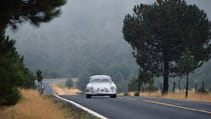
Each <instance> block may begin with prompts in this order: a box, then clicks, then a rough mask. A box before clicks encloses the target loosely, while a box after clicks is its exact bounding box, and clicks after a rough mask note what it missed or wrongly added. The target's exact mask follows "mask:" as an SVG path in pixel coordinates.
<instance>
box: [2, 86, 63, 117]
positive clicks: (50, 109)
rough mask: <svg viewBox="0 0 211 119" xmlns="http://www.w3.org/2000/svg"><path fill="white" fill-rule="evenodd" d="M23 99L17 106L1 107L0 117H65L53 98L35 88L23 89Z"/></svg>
mask: <svg viewBox="0 0 211 119" xmlns="http://www.w3.org/2000/svg"><path fill="white" fill-rule="evenodd" d="M21 94H22V95H23V98H22V100H21V101H20V102H19V103H17V104H16V105H15V106H11V107H1V108H0V119H65V114H64V112H63V111H61V110H60V109H59V107H58V106H55V104H54V102H53V100H49V98H48V97H45V96H41V95H39V94H38V92H37V91H35V90H21Z"/></svg>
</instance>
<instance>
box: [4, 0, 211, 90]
mask: <svg viewBox="0 0 211 119" xmlns="http://www.w3.org/2000/svg"><path fill="white" fill-rule="evenodd" d="M153 1H154V0H68V1H67V4H66V5H65V6H63V7H62V14H61V15H60V17H58V18H56V19H54V20H53V21H52V22H50V23H43V24H41V25H40V27H35V26H31V25H30V23H25V24H21V27H20V28H19V29H18V30H17V31H15V32H13V31H11V30H9V29H8V30H7V34H8V35H10V36H11V38H13V39H15V40H16V48H17V50H18V51H19V52H20V54H22V55H24V58H25V64H26V65H27V66H28V67H29V68H30V69H32V71H36V70H37V69H41V70H42V71H43V73H44V76H45V77H68V78H71V77H79V78H81V79H82V78H85V77H86V76H88V75H92V74H109V75H111V76H112V77H113V78H114V80H115V82H117V83H118V84H119V85H120V84H121V85H124V86H126V85H127V83H125V82H127V81H125V80H127V79H131V78H132V77H134V76H135V75H136V74H137V71H138V66H137V64H136V62H135V59H134V58H133V56H132V54H131V51H132V49H131V48H130V46H129V45H128V44H127V42H126V41H125V40H124V39H123V35H122V33H121V29H122V26H123V19H124V16H125V15H126V14H128V13H132V9H133V7H134V5H136V4H139V3H141V2H142V3H149V4H151V3H152V2H153ZM187 1H188V3H194V4H197V5H198V6H199V8H201V9H204V10H205V11H206V12H207V14H208V17H209V19H210V20H211V8H210V6H211V1H210V0H187ZM210 67H211V62H210V61H209V62H208V63H206V64H204V65H203V67H201V68H200V69H198V70H197V71H196V73H195V74H194V75H192V80H193V81H192V86H193V85H194V84H193V83H197V82H198V83H200V81H201V79H202V80H204V81H206V85H210V84H211V80H210V78H211V68H210ZM193 77H194V78H193ZM160 82H161V81H160V80H157V81H156V83H157V85H159V83H160ZM170 82H171V81H170ZM210 88H211V86H210Z"/></svg>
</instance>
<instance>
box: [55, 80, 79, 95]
mask: <svg viewBox="0 0 211 119" xmlns="http://www.w3.org/2000/svg"><path fill="white" fill-rule="evenodd" d="M51 86H52V88H53V91H54V92H55V93H56V94H58V95H78V94H80V93H81V91H80V90H79V89H76V88H70V89H69V88H67V87H66V86H64V85H62V83H52V84H51Z"/></svg>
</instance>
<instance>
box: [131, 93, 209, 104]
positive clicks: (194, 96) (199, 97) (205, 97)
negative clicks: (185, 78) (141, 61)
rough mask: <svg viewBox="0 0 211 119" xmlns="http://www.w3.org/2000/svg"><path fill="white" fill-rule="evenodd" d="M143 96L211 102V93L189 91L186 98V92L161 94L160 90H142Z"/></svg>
mask: <svg viewBox="0 0 211 119" xmlns="http://www.w3.org/2000/svg"><path fill="white" fill-rule="evenodd" d="M129 95H131V96H133V95H134V92H130V93H129ZM140 95H141V96H145V97H159V98H169V99H178V100H190V101H201V102H211V94H210V93H209V94H202V93H195V92H191V91H190V92H189V93H188V98H185V93H184V92H176V93H168V94H167V95H161V92H160V91H157V92H151V93H150V92H141V93H140Z"/></svg>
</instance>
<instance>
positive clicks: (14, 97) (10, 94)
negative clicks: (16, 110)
mask: <svg viewBox="0 0 211 119" xmlns="http://www.w3.org/2000/svg"><path fill="white" fill-rule="evenodd" d="M20 97H21V95H20V92H19V91H18V89H17V88H11V89H9V90H7V91H5V93H4V94H3V95H1V98H0V105H6V106H9V105H14V104H16V103H17V102H18V101H19V99H20Z"/></svg>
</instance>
